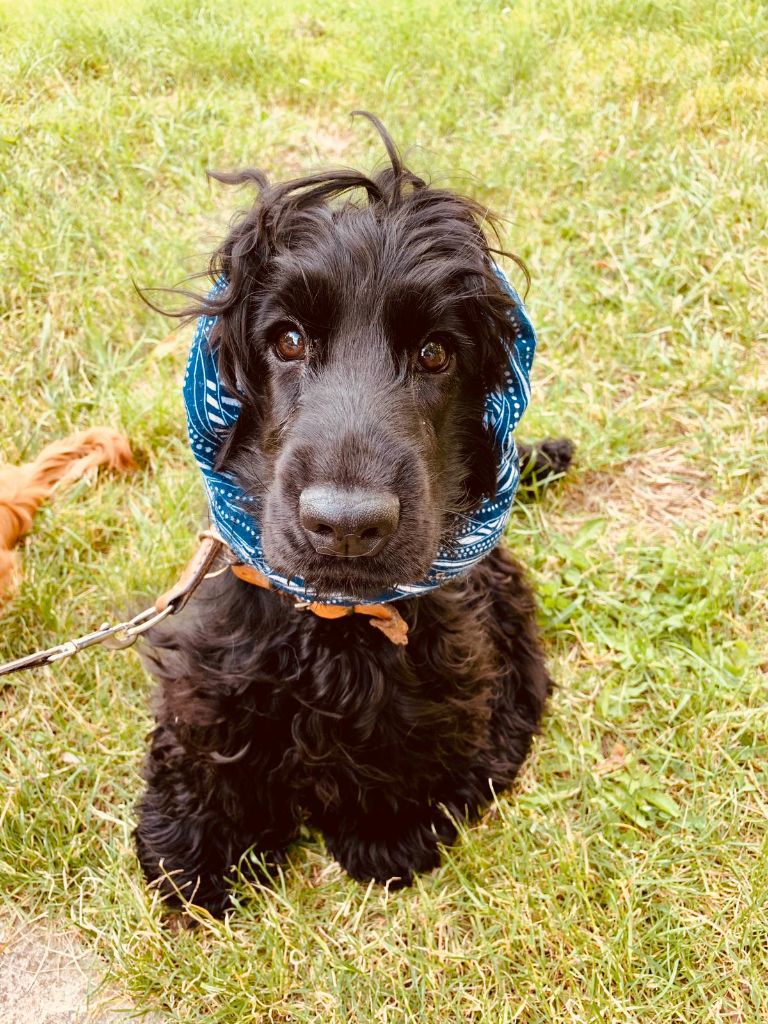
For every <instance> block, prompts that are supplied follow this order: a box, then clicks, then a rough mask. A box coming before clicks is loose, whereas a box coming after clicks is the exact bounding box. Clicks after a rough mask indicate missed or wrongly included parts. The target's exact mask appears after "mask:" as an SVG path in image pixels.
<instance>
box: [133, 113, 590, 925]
mask: <svg viewBox="0 0 768 1024" xmlns="http://www.w3.org/2000/svg"><path fill="white" fill-rule="evenodd" d="M371 120H373V121H374V123H375V124H376V126H377V128H378V129H379V131H380V133H381V135H382V138H383V140H384V143H385V146H386V147H387V152H388V154H389V158H390V166H388V167H387V168H386V169H385V170H384V171H382V172H381V173H380V174H378V175H377V176H375V177H366V176H364V175H361V174H358V173H357V172H354V171H340V172H327V173H322V174H315V175H312V176H309V177H307V178H303V179H299V180H297V181H293V182H288V183H286V184H281V185H269V184H268V183H267V181H266V178H265V177H264V176H263V175H262V174H261V172H257V171H246V172H242V173H241V174H239V175H230V176H220V177H223V178H225V180H228V181H231V182H240V183H242V182H253V183H255V184H257V185H258V186H259V188H260V195H259V198H258V199H257V201H256V203H255V205H254V206H253V207H252V209H250V210H249V211H248V212H247V213H246V214H245V215H244V216H243V217H242V218H241V219H240V220H239V221H237V222H236V223H235V224H234V225H233V227H232V229H231V232H230V234H229V236H228V238H227V239H226V240H225V242H224V243H223V245H222V246H221V248H220V249H219V251H218V252H217V253H216V254H215V256H214V260H213V263H212V267H211V273H212V276H213V277H214V278H218V277H219V276H220V275H222V274H224V275H226V277H227V279H228V281H229V286H228V287H227V289H226V290H225V292H224V293H223V295H221V296H219V297H218V298H216V299H199V300H197V302H196V304H195V305H193V306H191V307H188V309H187V310H185V311H184V312H185V313H188V314H192V313H194V314H199V313H206V314H214V315H216V316H218V317H219V328H218V332H217V334H216V336H215V338H214V339H213V344H215V345H216V346H217V348H218V356H219V364H220V369H221V372H222V374H223V376H224V379H225V381H226V382H227V384H228V385H229V387H230V388H231V389H232V390H233V391H237V392H239V394H240V395H241V397H242V399H243V410H242V413H241V415H240V418H239V420H238V423H237V425H236V426H235V428H234V429H233V431H232V434H231V436H230V438H229V440H228V442H227V444H226V445H225V447H224V450H223V452H222V454H221V457H220V459H219V463H218V465H219V468H221V469H224V470H227V471H229V472H231V473H233V474H235V476H236V477H237V478H238V480H239V482H240V483H241V485H242V486H243V487H244V488H245V489H246V491H247V492H248V493H249V495H252V498H253V507H252V512H253V514H254V515H255V516H258V517H259V519H260V523H261V527H262V538H263V543H264V547H265V553H266V554H267V557H268V559H269V561H270V563H271V564H272V565H273V567H274V568H276V569H277V570H278V571H284V572H285V573H287V574H289V575H297V576H302V577H304V578H305V579H306V580H308V581H309V582H311V583H312V584H313V585H314V586H315V587H316V588H317V589H318V591H319V592H320V593H329V592H333V593H338V592H339V591H342V592H344V593H345V594H348V595H355V596H358V597H360V596H363V597H365V596H366V595H370V594H373V593H376V592H377V591H380V590H381V589H384V588H386V587H390V586H393V585H395V584H397V583H403V582H407V581H408V580H414V579H418V578H420V577H421V576H422V575H423V573H424V571H425V570H426V568H427V567H428V566H429V565H430V564H431V563H432V561H433V559H434V557H435V554H436V552H437V548H438V546H439V544H440V543H441V540H443V539H444V538H445V537H446V536H447V535H450V532H451V523H452V522H453V517H454V516H455V515H456V514H459V515H460V514H463V513H464V512H466V511H469V510H471V509H472V508H473V506H474V505H476V504H477V502H478V500H479V499H480V497H481V496H482V495H485V494H492V493H493V490H494V487H495V476H496V458H497V455H496V451H495V450H494V447H493V443H492V440H491V438H490V435H489V434H488V433H487V432H486V429H485V427H484V425H483V402H484V396H485V394H486V393H487V391H488V389H489V388H491V387H493V386H495V385H496V384H498V383H499V382H500V381H501V379H502V377H503V370H504V365H505V358H506V357H505V351H504V345H505V344H507V345H510V344H513V343H514V332H513V330H512V326H511V324H512V321H513V319H514V316H515V306H514V303H513V302H512V301H511V299H510V297H509V295H508V294H507V293H506V291H505V290H504V289H503V288H502V287H501V286H500V284H499V281H498V279H497V277H496V275H495V274H494V273H493V272H492V271H491V269H490V267H491V260H490V253H491V249H490V248H489V245H488V242H487V241H486V238H485V235H484V233H483V230H482V228H481V223H483V222H487V220H488V216H487V211H485V210H484V209H483V208H481V207H480V206H479V205H477V204H475V203H473V202H472V201H470V200H466V199H463V198H461V197H459V196H456V195H454V194H453V193H451V192H448V191H445V190H440V189H434V188H431V187H429V186H428V185H427V184H426V183H425V182H424V181H422V180H421V179H419V178H417V177H416V176H415V175H413V174H412V173H411V172H410V171H408V170H407V169H405V168H404V167H403V165H402V162H401V159H400V156H399V154H398V153H397V151H396V150H395V148H394V146H393V144H392V142H391V140H390V139H389V137H388V136H387V135H386V133H385V132H384V129H383V128H382V127H381V125H380V124H379V123H378V122H377V121H376V120H375V119H373V118H372V119H371ZM356 191H357V193H360V192H362V194H363V197H364V198H363V200H362V201H359V200H355V199H354V198H353V196H354V195H355V193H356ZM346 193H350V196H349V197H348V198H347V199H346V201H344V202H342V201H340V199H339V197H340V196H342V195H344V194H346ZM286 330H291V331H293V332H298V333H299V334H300V337H301V339H302V344H303V345H304V354H303V355H302V357H301V358H300V359H296V360H291V361H285V359H282V358H281V357H280V354H279V353H280V350H279V347H278V344H277V342H276V339H279V338H280V337H281V336H282V334H284V332H285V331H286ZM294 337H295V335H294ZM426 341H430V342H432V343H437V344H439V346H441V348H442V349H443V350H444V351H445V352H446V353H447V361H446V363H445V365H444V366H442V367H441V368H440V371H439V372H424V371H423V368H422V369H420V365H419V364H418V355H419V353H420V351H421V349H422V348H423V346H424V345H425V343H426ZM570 455H571V450H570V447H569V445H568V442H545V443H544V444H543V445H540V446H536V447H535V448H533V449H530V450H526V451H525V452H524V453H523V461H524V462H526V463H527V464H528V465H529V466H530V470H531V472H532V473H533V474H534V475H543V476H546V475H547V474H551V473H553V472H554V473H557V472H561V471H562V470H563V469H564V468H565V467H566V466H567V464H568V462H569V460H570ZM318 482H319V483H322V484H323V485H333V486H334V487H336V486H338V487H340V488H350V487H354V488H356V489H358V490H359V489H366V488H368V489H371V488H375V489H376V492H377V493H379V492H381V491H385V492H386V493H387V494H388V495H389V496H390V499H391V501H394V502H395V504H396V505H397V507H398V508H399V518H398V520H397V525H396V528H395V532H394V534H393V535H392V536H391V537H389V538H388V539H387V541H386V543H385V544H384V545H383V547H376V549H375V551H372V552H371V553H370V554H368V553H367V554H366V556H365V557H334V556H333V555H332V554H328V553H325V552H324V551H323V550H320V549H318V548H317V547H316V546H314V545H313V543H312V542H311V537H309V536H308V535H307V532H306V529H302V524H301V522H300V517H299V514H298V501H299V496H300V495H301V493H302V491H303V490H304V489H305V488H307V487H310V486H314V485H316V484H317V483H318ZM398 608H399V610H400V611H401V613H402V615H403V617H404V618H405V619H406V621H407V622H408V624H409V642H408V646H407V647H405V648H403V647H398V646H395V645H394V644H392V643H391V642H390V641H389V640H388V639H387V638H386V637H385V636H384V635H382V634H381V633H380V632H378V631H377V630H375V629H374V628H373V627H372V626H371V625H370V624H369V622H368V620H367V618H366V617H365V616H363V615H353V616H350V617H348V618H344V619H340V620H333V621H326V620H322V619H318V618H316V617H314V616H313V615H311V614H310V613H307V612H302V611H299V610H297V609H296V608H295V606H294V604H293V603H292V601H290V600H288V599H285V598H283V597H281V596H279V595H277V594H275V593H271V592H264V591H262V590H259V589H257V588H254V587H252V586H250V585H249V584H247V583H243V582H241V581H240V580H238V579H236V578H234V577H233V576H231V575H230V574H225V575H222V576H220V577H218V578H216V579H213V580H210V581H208V582H207V583H206V584H205V585H204V586H203V587H202V588H201V589H200V591H199V592H198V595H197V596H196V598H195V599H194V600H193V601H192V602H191V603H190V605H189V606H188V608H187V609H186V610H185V611H184V612H183V613H182V614H181V615H179V616H178V618H174V619H173V620H171V621H167V622H166V623H164V624H163V625H162V626H161V627H158V628H156V629H155V630H154V631H153V632H152V634H151V643H152V649H151V651H150V652H149V653H148V654H147V660H148V663H149V665H150V668H151V670H152V671H153V673H154V674H155V675H156V677H157V678H158V679H159V680H160V683H161V686H160V692H159V698H158V702H157V728H156V730H155V732H154V736H153V740H152V748H151V751H150V754H149V758H148V761H147V765H146V780H147V789H146V792H145V794H144V796H143V798H142V800H141V804H140V808H139V823H138V827H137V829H136V840H137V847H138V852H139V858H140V860H141V864H142V867H143V868H144V871H145V874H146V876H147V878H148V879H150V880H153V881H154V880H157V884H158V885H159V887H160V889H161V892H162V893H163V895H164V897H165V898H166V899H167V900H168V901H169V902H171V903H174V902H175V903H179V902H180V897H183V898H184V899H191V900H193V901H194V902H195V903H197V904H199V905H202V906H204V907H206V908H208V909H209V910H210V911H211V912H212V913H214V914H220V913H223V911H224V910H225V908H226V905H227V899H228V896H227V892H228V878H229V874H230V871H231V869H232V866H233V865H235V864H237V862H238V861H239V860H240V858H241V857H242V855H243V854H244V853H245V852H246V851H247V850H248V849H250V848H253V849H254V850H255V851H256V853H258V854H260V855H263V856H264V858H265V859H266V860H267V861H268V862H276V861H279V859H280V857H281V855H282V854H283V853H284V851H285V849H286V847H287V846H288V844H289V843H290V842H291V841H292V839H293V838H294V837H295V835H296V832H297V828H298V825H299V822H300V821H301V820H304V819H306V820H308V821H309V823H310V824H311V825H313V826H315V827H317V828H318V829H320V831H321V832H322V833H323V835H324V837H325V840H326V843H327V846H328V849H329V851H330V852H331V853H332V854H333V856H335V857H336V858H337V859H338V861H339V862H340V863H341V864H342V865H343V866H344V867H345V868H346V870H347V871H348V872H349V873H350V874H351V875H352V876H353V877H354V878H357V879H360V880H365V879H371V878H373V879H376V880H377V881H378V882H382V883H383V882H388V881H393V882H394V883H395V884H408V883H409V882H410V881H411V879H412V877H413V875H414V873H415V872H418V871H424V870H427V869H429V868H432V867H434V866H435V865H436V864H437V863H438V861H439V846H440V844H441V843H449V842H451V841H452V839H453V838H454V835H455V827H454V824H453V819H455V818H463V817H469V818H472V817H473V816H476V815H477V814H478V813H479V812H480V811H481V810H482V809H483V808H484V807H485V806H486V805H487V804H488V802H489V800H490V799H491V797H492V793H493V792H494V791H496V792H499V791H501V790H503V789H504V788H505V787H507V786H508V785H509V784H510V782H511V781H512V779H513V778H514V776H515V774H516V772H517V770H518V769H519V767H520V765H521V764H522V762H523V760H524V759H525V757H526V755H527V753H528V750H529V747H530V744H531V739H532V737H533V735H534V734H535V732H536V730H537V727H538V723H539V720H540V717H541V714H542V710H543V707H544V704H545V701H546V697H547V694H548V692H549V689H550V680H549V677H548V675H547V671H546V668H545V665H544V662H543V659H542V654H541V650H540V647H539V642H538V638H537V633H536V627H535V621H534V602H533V598H532V595H531V592H530V590H529V588H528V587H527V585H526V583H525V581H524V579H523V575H522V572H521V570H520V568H519V566H518V565H517V564H516V563H515V562H514V561H513V560H512V558H511V557H510V556H509V555H508V554H507V553H506V552H505V551H503V550H501V549H498V548H497V549H496V551H494V552H493V553H492V554H491V555H490V556H489V557H488V558H487V559H485V561H484V562H482V563H481V564H479V565H478V566H476V568H475V569H474V570H473V571H472V572H471V573H470V574H469V575H468V576H467V577H465V578H464V579H462V580H460V581H458V582H454V583H452V584H450V585H448V586H446V587H444V588H442V589H441V590H438V591H434V592H432V593H430V594H429V595H427V596H423V597H420V598H418V599H412V600H405V601H401V602H399V603H398Z"/></svg>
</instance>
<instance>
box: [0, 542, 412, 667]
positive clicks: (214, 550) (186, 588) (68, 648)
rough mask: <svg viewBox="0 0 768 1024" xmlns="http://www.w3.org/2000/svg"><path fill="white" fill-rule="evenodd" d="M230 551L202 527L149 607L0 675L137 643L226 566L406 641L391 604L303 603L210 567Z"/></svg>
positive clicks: (311, 606)
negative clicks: (170, 581)
mask: <svg viewBox="0 0 768 1024" xmlns="http://www.w3.org/2000/svg"><path fill="white" fill-rule="evenodd" d="M227 550H229V549H228V548H227V545H226V543H225V542H224V541H223V540H222V539H221V537H219V536H218V534H216V533H214V532H213V531H212V530H204V531H203V532H202V533H201V534H200V545H199V547H198V548H197V551H195V553H194V555H193V556H192V558H191V559H190V560H189V562H188V563H187V565H186V567H185V568H184V571H183V572H182V574H181V576H180V577H179V579H178V580H177V581H176V583H174V585H173V586H172V587H171V588H170V590H166V591H165V593H164V594H161V595H160V597H158V599H157V600H156V601H155V603H154V604H153V605H151V606H150V607H149V608H146V609H145V610H144V611H142V612H139V614H138V615H134V617H133V618H132V619H128V620H127V621H126V622H118V623H117V624H116V625H110V624H109V623H105V624H104V625H103V626H100V627H99V629H97V630H95V631H94V632H93V633H86V634H85V636H81V637H77V638H76V639H74V640H66V641H65V642H64V643H61V644H57V645H56V646H55V647H49V648H48V649H47V650H45V651H38V652H36V653H35V654H28V655H26V656H25V657H23V658H17V659H16V660H15V661H8V662H6V663H5V664H3V665H0V676H5V675H10V674H11V673H12V672H20V671H21V670H22V669H25V668H38V667H39V666H41V665H51V664H53V663H54V662H57V661H61V660H62V658H68V657H70V656H71V655H73V654H78V653H79V652H80V651H82V650H85V649H86V648H87V647H94V646H95V645H97V644H104V646H105V647H108V648H111V649H112V650H122V649H123V648H126V647H130V646H131V645H132V644H134V643H136V640H137V639H138V638H139V636H140V635H141V634H142V633H144V632H146V631H147V630H148V629H150V628H151V627H152V626H155V625H157V624H158V623H159V622H162V620H163V619H165V618H167V617H168V616H169V615H175V614H176V613H177V612H179V611H181V609H182V608H183V607H184V605H185V604H186V603H187V601H189V599H190V597H191V596H192V594H194V592H195V591H196V590H197V588H198V587H199V586H200V584H201V583H202V582H203V580H205V579H212V578H213V577H214V576H218V575H219V574H220V573H222V572H226V571H227V570H229V571H231V572H232V573H234V575H235V576H237V578H238V579H240V580H243V581H244V582H246V583H250V584H252V585H253V586H256V587H261V588H263V589H264V590H271V591H273V593H275V594H276V595H278V596H280V597H283V598H285V599H287V600H289V601H292V602H293V605H294V607H295V608H296V609H297V610H298V611H309V612H311V613H312V614H313V615H317V616H318V618H321V619H340V618H344V617H345V616H347V615H367V616H368V617H369V618H368V621H369V622H370V624H371V625H372V626H374V627H375V628H376V629H378V630H379V631H380V632H382V633H383V634H384V636H386V637H387V639H388V640H390V641H391V642H392V643H393V644H397V645H398V646H405V644H407V643H408V623H407V622H406V621H405V619H404V618H403V617H402V615H401V614H400V612H399V611H398V610H397V609H396V608H395V607H394V606H393V605H391V604H356V605H353V606H346V605H335V604H322V603H321V602H319V601H302V600H299V599H297V598H295V597H293V596H292V595H290V594H284V593H283V592H282V591H280V590H276V589H275V588H274V587H273V586H272V584H271V583H270V582H269V580H268V579H267V577H266V576H264V575H263V574H262V573H260V572H259V571H258V570H257V569H254V568H253V567H252V566H250V565H244V564H243V563H242V562H236V561H228V562H227V563H226V565H224V566H223V567H222V568H220V569H216V570H214V569H213V567H214V565H215V564H216V560H217V559H218V557H219V555H221V554H222V552H224V551H227Z"/></svg>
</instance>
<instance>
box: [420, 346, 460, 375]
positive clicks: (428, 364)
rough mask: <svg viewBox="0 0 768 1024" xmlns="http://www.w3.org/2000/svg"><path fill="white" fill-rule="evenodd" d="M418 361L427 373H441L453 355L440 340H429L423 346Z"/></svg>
mask: <svg viewBox="0 0 768 1024" xmlns="http://www.w3.org/2000/svg"><path fill="white" fill-rule="evenodd" d="M416 361H417V362H418V364H419V369H421V370H424V371H425V372H426V373H440V371H441V370H444V369H445V368H446V366H447V365H448V363H449V362H450V361H451V353H450V352H449V350H448V348H447V347H446V346H445V345H444V344H443V343H442V341H441V340H440V339H439V338H429V339H428V340H427V341H426V342H425V343H424V344H423V345H422V346H421V349H420V350H419V355H418V357H417V360H416Z"/></svg>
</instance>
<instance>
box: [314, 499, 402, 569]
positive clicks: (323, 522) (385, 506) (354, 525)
mask: <svg viewBox="0 0 768 1024" xmlns="http://www.w3.org/2000/svg"><path fill="white" fill-rule="evenodd" d="M299 519H300V521H301V525H302V527H303V528H304V531H305V533H306V534H307V536H308V537H309V540H310V543H311V544H312V547H313V548H314V549H315V551H317V552H318V553H319V554H321V555H337V556H338V557H340V558H359V557H360V556H361V555H375V554H377V553H378V552H379V551H381V549H382V548H383V547H384V545H385V544H386V542H387V540H388V539H389V538H390V537H391V536H392V534H393V533H394V532H395V530H396V529H397V525H398V523H399V522H400V502H399V500H398V499H397V498H396V497H395V496H394V494H388V493H387V492H385V491H369V490H363V489H362V488H351V489H348V488H343V487H334V486H333V485H332V484H324V485H319V486H316V487H305V488H304V490H303V491H302V492H301V495H300V496H299Z"/></svg>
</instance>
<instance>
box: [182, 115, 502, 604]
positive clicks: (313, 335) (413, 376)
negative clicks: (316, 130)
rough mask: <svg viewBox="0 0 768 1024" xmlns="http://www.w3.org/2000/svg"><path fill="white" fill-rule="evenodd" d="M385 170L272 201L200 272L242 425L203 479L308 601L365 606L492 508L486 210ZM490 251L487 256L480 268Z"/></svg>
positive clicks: (245, 218)
mask: <svg viewBox="0 0 768 1024" xmlns="http://www.w3.org/2000/svg"><path fill="white" fill-rule="evenodd" d="M366 116H369V117H370V120H372V121H373V123H374V124H375V125H376V127H377V129H378V131H379V132H380V134H381V136H382V139H383V142H384V145H385V146H386V149H387V153H388V156H389V161H390V163H389V166H388V167H386V169H385V170H383V171H381V172H380V173H378V174H376V175H374V176H371V177H367V176H365V175H363V174H360V173H357V172H354V171H351V170H339V171H329V172H323V173H318V174H313V175H309V176H307V177H304V178H299V179H297V180H294V181H288V182H285V183H282V184H276V185H270V184H269V183H268V182H267V180H266V178H265V176H264V175H263V174H261V172H259V171H243V172H240V173H237V174H231V175H215V177H217V178H218V179H219V180H222V181H225V182H227V183H231V184H242V183H253V184H255V185H256V186H257V187H258V188H259V195H258V198H257V200H256V202H255V203H254V205H253V207H252V208H251V209H250V210H248V211H247V212H245V213H244V214H242V215H241V216H240V218H239V219H238V220H237V221H236V222H235V223H234V224H233V226H232V228H231V230H230V233H229V235H228V237H227V238H226V240H225V241H224V243H223V244H222V245H221V247H220V248H219V249H218V251H217V252H216V253H215V255H214V258H213V262H212V266H211V272H212V275H213V276H214V278H215V279H219V278H221V277H222V276H223V277H225V278H226V279H227V281H228V286H227V288H226V289H225V291H224V292H223V293H220V294H218V295H216V296H215V297H209V298H208V299H207V300H204V301H203V302H201V304H200V306H199V307H196V308H195V310H194V312H195V313H203V314H206V315H213V316H216V317H218V321H217V325H216V329H215V333H214V334H213V336H212V339H211V341H212V344H213V345H214V346H216V347H217V351H218V360H219V372H220V374H221V377H222V379H223V381H224V383H225V384H226V385H227V387H228V388H229V389H230V390H231V391H232V392H233V393H236V394H237V395H238V396H239V397H240V399H241V401H242V410H241V413H240V416H239V419H238V421H237V424H236V426H235V427H234V429H233V431H232V433H231V435H230V436H229V438H228V440H227V442H226V443H225V444H224V446H223V448H222V450H221V452H220V453H219V457H218V461H217V464H216V468H217V469H218V470H225V471H228V472H231V473H232V474H234V475H235V477H236V478H237V480H238V481H239V483H240V485H241V486H242V488H243V489H244V490H245V492H246V494H247V495H248V496H249V499H251V500H252V502H253V506H252V508H251V510H250V511H251V513H252V514H253V515H254V516H255V517H256V518H257V519H258V520H259V522H260V525H261V536H262V544H263V550H264V555H265V558H266V560H267V562H268V563H269V564H270V566H271V567H272V568H273V569H274V570H276V571H277V572H279V573H281V574H285V575H286V576H288V577H294V576H299V577H302V578H304V580H305V581H306V582H307V583H308V584H310V585H311V586H313V587H314V588H316V589H317V591H318V592H319V593H320V594H328V593H334V594H338V593H343V594H347V595H350V596H359V597H366V596H369V595H372V594H376V593H378V592H380V591H382V590H385V589H387V588H390V587H393V586H396V585H398V584H404V583H408V582H413V581H416V580H419V579H420V578H422V577H423V576H424V574H425V572H426V571H427V570H428V568H429V566H430V565H431V564H432V562H433V560H434V558H435V555H436V553H437V550H438V548H439V547H440V545H441V543H443V542H444V541H445V540H446V539H447V536H449V535H450V533H451V526H452V523H453V522H454V517H455V516H457V515H459V516H460V515H463V514H466V513H467V512H469V511H470V510H471V509H472V507H473V506H475V505H476V504H477V503H478V502H479V501H480V499H481V498H482V497H483V496H486V495H493V493H494V489H495V485H496V468H497V456H498V453H497V451H496V450H495V448H494V443H493V439H492V437H491V435H490V434H489V433H488V431H487V430H486V428H485V426H484V424H483V414H484V405H485V398H486V395H487V394H488V392H489V391H490V390H491V389H494V388H497V387H499V386H501V385H502V383H503V379H504V371H505V368H506V366H507V363H508V354H507V349H511V348H512V347H513V346H514V332H513V326H512V321H511V318H510V313H511V311H512V308H513V300H512V298H511V297H510V295H509V293H508V292H507V290H506V289H505V288H504V286H503V284H502V283H501V282H500V280H499V278H498V275H497V274H496V272H495V270H494V268H493V264H492V258H491V251H492V250H491V249H490V247H489V243H488V241H487V239H486V237H485V234H484V231H483V225H484V224H488V223H489V215H488V211H487V210H485V208H484V207H481V206H480V205H479V204H477V203H475V202H473V201H472V200H469V199H466V198H462V197H460V196H458V195H455V194H454V193H453V192H450V191H447V190H444V189H438V188H432V187H430V186H428V185H427V184H426V182H424V181H423V180H421V179H420V178H418V177H416V176H415V175H414V174H412V173H411V172H410V171H408V170H407V169H406V168H405V167H404V166H403V164H402V161H401V158H400V156H399V154H398V152H397V150H396V149H395V147H394V145H393V144H392V142H391V140H390V138H389V136H388V135H387V133H386V132H385V130H384V128H383V127H382V126H381V124H380V123H379V122H378V121H377V120H376V119H375V118H373V117H371V116H370V115H366ZM493 251H498V250H493Z"/></svg>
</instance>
